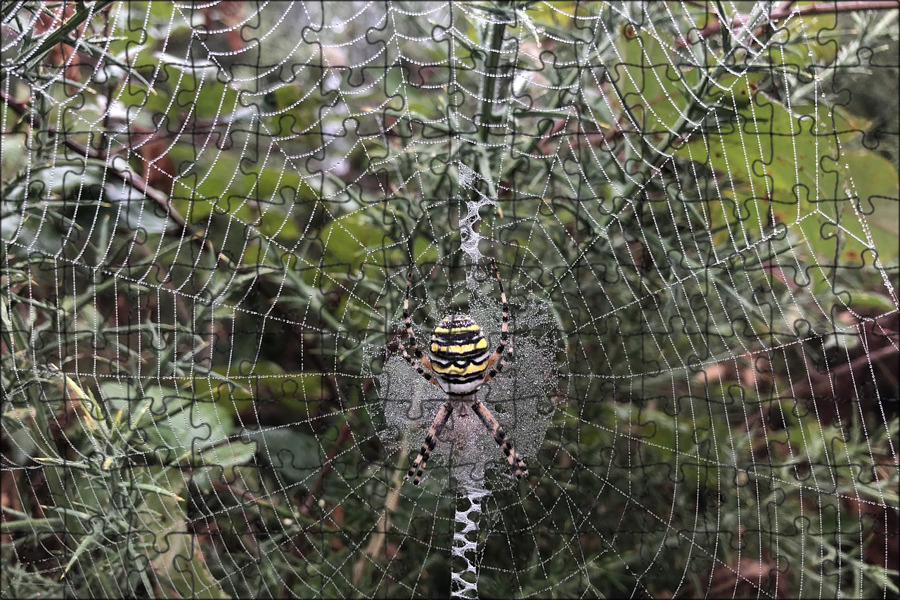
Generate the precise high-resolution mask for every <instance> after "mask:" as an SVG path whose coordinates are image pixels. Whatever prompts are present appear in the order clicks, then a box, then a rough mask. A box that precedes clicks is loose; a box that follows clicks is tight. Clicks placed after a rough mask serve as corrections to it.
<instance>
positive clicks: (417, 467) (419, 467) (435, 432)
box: [403, 400, 453, 485]
mask: <svg viewBox="0 0 900 600" xmlns="http://www.w3.org/2000/svg"><path fill="white" fill-rule="evenodd" d="M452 412H453V405H452V404H451V403H450V401H449V400H448V401H447V402H445V403H444V405H443V406H441V410H439V411H438V414H437V416H435V417H434V422H433V423H432V424H431V428H430V429H429V430H428V433H427V434H425V443H423V444H422V448H421V449H419V455H418V456H417V457H416V460H414V461H413V464H412V466H411V467H410V468H409V471H408V472H407V473H406V477H404V478H403V480H404V481H406V480H407V479H409V478H410V477H412V476H413V474H415V478H414V479H413V485H419V481H420V480H421V479H422V473H424V472H425V465H426V464H428V459H429V458H431V453H432V452H433V451H434V447H435V446H436V445H437V438H438V436H439V435H441V431H443V429H444V425H446V424H447V420H448V419H449V418H450V414H451V413H452Z"/></svg>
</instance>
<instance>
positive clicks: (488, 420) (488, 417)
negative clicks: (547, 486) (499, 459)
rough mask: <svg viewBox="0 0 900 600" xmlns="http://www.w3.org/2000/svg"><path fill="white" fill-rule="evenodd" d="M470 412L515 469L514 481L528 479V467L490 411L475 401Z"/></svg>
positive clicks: (478, 401) (479, 401)
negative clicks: (488, 432)
mask: <svg viewBox="0 0 900 600" xmlns="http://www.w3.org/2000/svg"><path fill="white" fill-rule="evenodd" d="M472 410H474V411H475V414H476V415H478V418H479V419H481V422H482V423H484V426H485V427H487V429H488V431H490V432H491V435H493V436H494V441H495V442H497V445H498V446H500V450H502V451H503V454H505V455H506V460H507V461H508V462H509V465H510V466H511V467H515V475H516V479H522V478H523V477H528V467H527V466H526V465H525V461H524V460H522V457H521V456H519V453H518V452H516V449H515V448H513V445H512V442H511V441H509V438H508V437H506V432H505V431H503V427H501V426H500V423H499V422H498V421H497V419H495V418H494V415H492V414H491V411H489V410H488V409H487V407H486V406H485V405H484V404H482V403H481V400H476V401H475V402H474V403H473V404H472Z"/></svg>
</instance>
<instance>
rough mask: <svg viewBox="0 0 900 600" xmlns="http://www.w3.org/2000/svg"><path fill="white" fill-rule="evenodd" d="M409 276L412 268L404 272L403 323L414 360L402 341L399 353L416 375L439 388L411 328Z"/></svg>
mask: <svg viewBox="0 0 900 600" xmlns="http://www.w3.org/2000/svg"><path fill="white" fill-rule="evenodd" d="M411 274H412V267H410V268H409V271H407V272H406V296H405V297H404V299H403V323H404V325H405V326H406V335H407V336H409V339H410V341H411V342H412V351H413V356H415V358H413V356H410V354H409V352H407V351H406V346H405V345H404V344H403V342H402V341H401V342H400V351H401V352H402V353H403V358H404V360H406V362H407V363H409V366H411V367H412V368H413V369H415V370H416V373H418V374H419V375H421V376H422V377H424V378H425V379H426V380H427V381H428V382H429V383H431V384H433V385H436V386H437V387H441V384H440V383H438V380H437V379H436V378H435V376H434V369H433V368H432V366H431V361H430V360H428V358H427V357H426V356H425V354H424V353H423V352H422V349H421V348H419V342H418V341H416V334H415V332H414V331H413V327H412V319H411V318H410V316H409V288H410V286H411V285H412V282H411V280H410V276H411Z"/></svg>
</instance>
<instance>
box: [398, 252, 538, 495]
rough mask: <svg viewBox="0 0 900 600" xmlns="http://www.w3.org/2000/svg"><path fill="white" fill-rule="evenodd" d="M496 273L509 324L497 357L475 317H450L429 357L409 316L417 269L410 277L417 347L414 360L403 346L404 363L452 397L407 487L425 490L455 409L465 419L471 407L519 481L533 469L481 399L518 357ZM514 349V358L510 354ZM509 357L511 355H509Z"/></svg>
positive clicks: (443, 321)
mask: <svg viewBox="0 0 900 600" xmlns="http://www.w3.org/2000/svg"><path fill="white" fill-rule="evenodd" d="M491 268H492V269H493V271H494V275H495V276H496V277H497V285H498V286H499V288H500V301H501V302H502V304H503V323H502V325H501V327H500V344H499V345H498V346H497V348H496V349H495V350H494V351H493V352H491V351H490V350H489V349H488V341H487V339H486V338H485V337H484V331H483V330H482V329H481V327H479V326H478V324H477V323H476V322H475V321H474V320H473V319H472V317H470V316H469V315H461V314H455V315H448V316H446V317H444V318H443V319H441V321H440V322H439V323H438V324H437V326H436V327H435V328H434V332H433V333H432V334H431V347H430V352H429V356H426V355H425V353H424V352H422V350H421V349H420V348H419V344H418V342H417V341H416V335H415V333H413V328H412V320H411V319H410V316H409V288H410V286H411V280H410V276H411V273H412V268H411V267H410V270H409V272H408V273H407V276H406V297H405V299H404V300H403V322H404V324H405V325H406V334H407V335H408V336H409V339H410V341H411V342H412V353H413V356H410V354H409V352H408V351H407V350H406V346H404V345H403V343H400V349H401V352H402V353H403V358H404V359H405V360H406V362H407V363H409V366H411V367H412V368H413V369H415V370H416V372H417V373H418V374H419V375H421V376H422V377H424V378H425V379H426V380H427V381H428V382H430V383H431V384H433V385H435V386H437V387H439V388H440V389H441V390H442V391H443V392H444V393H445V394H447V396H448V398H447V401H446V402H445V403H444V404H443V406H441V408H440V410H439V411H438V413H437V415H435V417H434V421H433V422H432V423H431V427H430V428H429V429H428V433H427V434H425V442H424V443H423V444H422V448H421V449H420V450H419V455H418V456H417V457H416V459H415V460H414V461H413V463H412V466H411V467H410V468H409V472H407V474H406V477H404V481H405V480H407V479H409V478H410V477H413V475H415V477H413V484H414V485H419V481H420V480H421V479H422V473H424V472H425V465H426V464H427V463H428V459H429V458H430V457H431V453H432V451H434V447H435V446H436V445H437V438H438V436H440V435H441V431H443V429H444V426H445V425H446V424H447V421H448V420H449V419H450V415H451V414H452V413H453V410H454V406H456V408H458V409H459V413H460V416H466V405H467V404H468V405H469V406H471V408H472V410H473V411H474V412H475V414H476V415H478V418H479V419H480V420H481V422H482V423H483V424H484V426H485V427H486V428H487V430H488V431H489V432H490V433H491V435H492V436H493V437H494V441H495V442H497V445H498V446H499V447H500V450H502V451H503V454H505V455H506V460H507V461H508V462H509V465H510V466H511V467H514V470H515V475H516V478H517V479H521V478H522V477H527V476H528V467H527V466H525V461H524V460H522V457H521V456H519V454H518V453H517V452H516V450H515V448H513V445H512V442H511V441H510V440H509V438H508V437H506V432H505V431H503V427H501V426H500V423H499V422H497V419H496V418H495V417H494V415H492V414H491V411H489V410H488V409H487V407H486V406H485V405H484V404H483V403H482V402H481V400H479V399H478V397H477V393H478V390H479V389H481V386H483V385H484V384H485V383H487V382H488V381H490V380H491V379H493V378H494V377H496V376H497V375H499V374H500V372H501V371H502V370H503V367H504V366H505V365H506V359H507V356H506V355H505V354H508V355H511V354H512V342H511V341H510V340H509V303H508V302H507V301H506V293H505V292H504V291H503V281H501V279H500V271H498V270H497V264H496V263H495V262H494V261H493V260H491ZM507 348H508V349H509V351H508V352H506V353H505V351H506V350H507ZM504 353H505V354H504Z"/></svg>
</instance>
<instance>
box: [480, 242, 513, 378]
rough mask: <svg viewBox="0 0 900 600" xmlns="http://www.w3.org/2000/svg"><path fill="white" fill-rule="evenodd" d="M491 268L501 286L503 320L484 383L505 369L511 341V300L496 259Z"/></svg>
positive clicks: (488, 363)
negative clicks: (506, 352)
mask: <svg viewBox="0 0 900 600" xmlns="http://www.w3.org/2000/svg"><path fill="white" fill-rule="evenodd" d="M491 268H492V269H493V270H494V276H495V277H497V285H498V286H499V287H500V302H501V303H502V311H503V322H502V324H501V325H500V344H499V345H498V346H497V349H496V350H494V353H493V354H492V355H491V356H490V358H488V360H487V363H485V376H484V381H482V383H486V382H487V381H489V380H491V379H493V378H494V377H495V376H496V375H497V373H499V372H500V370H501V369H503V365H504V364H506V361H505V360H501V357H502V356H503V351H504V350H506V346H507V344H508V343H509V302H508V301H507V300H506V292H505V291H503V281H502V280H501V279H500V271H499V270H498V269H497V263H496V262H495V261H494V259H493V258H492V259H491ZM498 360H500V364H499V365H498V366H497V368H496V369H493V368H492V367H493V366H494V363H496V362H497V361H498Z"/></svg>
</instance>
